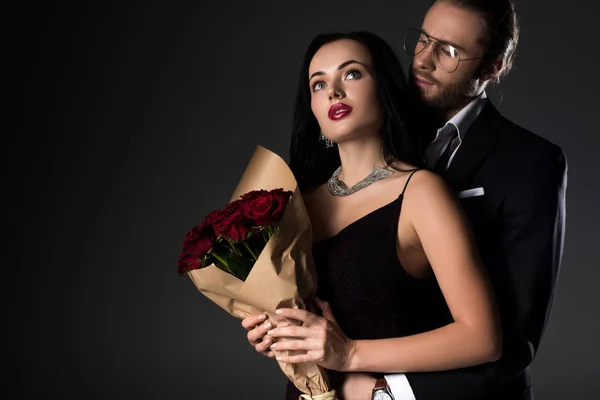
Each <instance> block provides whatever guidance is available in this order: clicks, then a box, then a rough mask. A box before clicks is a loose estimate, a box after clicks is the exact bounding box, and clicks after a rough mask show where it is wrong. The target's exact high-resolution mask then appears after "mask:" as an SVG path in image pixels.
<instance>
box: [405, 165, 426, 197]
mask: <svg viewBox="0 0 600 400" xmlns="http://www.w3.org/2000/svg"><path fill="white" fill-rule="evenodd" d="M420 169H421V168H417V169H415V170H414V171H413V172H411V173H410V175H409V176H408V179H407V180H406V183H405V184H404V189H402V193H400V196H402V195H403V194H404V192H405V191H406V187H407V186H408V182H410V178H412V176H413V175H414V174H415V172H417V171H419V170H420Z"/></svg>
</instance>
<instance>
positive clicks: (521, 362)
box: [406, 100, 567, 400]
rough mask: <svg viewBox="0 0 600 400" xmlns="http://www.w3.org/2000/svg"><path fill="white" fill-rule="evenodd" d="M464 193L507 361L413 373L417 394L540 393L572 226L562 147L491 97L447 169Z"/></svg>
mask: <svg viewBox="0 0 600 400" xmlns="http://www.w3.org/2000/svg"><path fill="white" fill-rule="evenodd" d="M443 176H444V178H445V179H446V180H447V182H448V183H449V185H450V186H451V187H452V189H454V190H455V191H456V192H457V193H458V192H460V191H463V190H466V189H471V188H477V187H483V189H484V192H485V193H484V195H483V196H477V197H470V198H464V199H461V200H460V201H461V204H462V206H463V208H464V210H465V212H466V214H467V216H468V217H469V220H470V221H471V224H472V227H473V230H474V233H475V236H476V239H477V244H478V246H479V249H480V253H481V256H482V259H483V261H484V263H485V266H486V269H487V271H488V274H489V276H490V279H491V281H492V284H493V287H494V290H495V295H496V300H497V302H498V306H499V309H500V315H501V320H502V328H503V355H502V357H501V358H500V360H499V361H497V362H493V363H487V364H483V365H479V366H475V367H470V368H463V369H459V370H451V371H443V372H427V373H407V374H406V376H407V378H408V381H409V383H410V385H411V388H412V389H413V392H414V394H415V397H416V399H417V400H430V399H448V400H450V399H511V400H521V399H528V400H529V399H533V391H532V389H531V378H530V372H529V365H530V364H531V362H532V361H533V359H534V357H535V354H536V352H537V349H538V346H539V344H540V340H541V338H542V335H543V333H544V329H545V326H546V323H547V320H548V315H549V313H550V308H551V305H552V300H553V297H554V292H555V289H556V283H557V279H558V275H559V270H560V263H561V257H562V251H563V242H564V232H565V193H566V184H567V162H566V158H565V155H564V154H563V152H562V150H561V149H560V148H559V147H558V146H556V145H555V144H553V143H551V142H549V141H548V140H546V139H543V138H542V137H540V136H537V135H535V134H533V133H531V132H529V131H528V130H526V129H523V128H522V127H519V126H518V125H516V124H514V123H512V122H511V121H509V120H508V119H506V118H504V117H503V116H502V115H500V113H499V112H498V110H497V109H496V108H495V107H494V106H493V105H492V104H491V102H489V100H488V102H487V104H486V105H485V107H484V108H483V110H482V111H481V113H480V115H479V116H478V118H477V119H476V120H475V121H474V122H473V124H472V125H471V127H470V129H469V130H468V132H467V134H466V136H465V138H464V141H463V143H462V144H461V146H460V147H459V149H458V151H457V153H456V155H455V157H454V159H453V161H452V163H451V164H450V167H449V168H448V170H447V171H446V172H445V173H444V174H443Z"/></svg>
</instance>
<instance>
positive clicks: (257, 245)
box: [177, 188, 292, 281]
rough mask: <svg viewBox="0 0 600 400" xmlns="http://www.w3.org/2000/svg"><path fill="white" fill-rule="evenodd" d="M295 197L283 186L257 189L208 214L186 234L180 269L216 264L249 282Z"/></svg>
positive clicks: (179, 264) (179, 270)
mask: <svg viewBox="0 0 600 400" xmlns="http://www.w3.org/2000/svg"><path fill="white" fill-rule="evenodd" d="M291 196H292V191H290V190H283V189H281V188H278V189H273V190H253V191H250V192H248V193H245V194H243V195H242V196H241V198H239V199H236V200H234V201H232V202H230V203H229V204H227V206H225V207H224V208H221V209H218V210H215V211H213V212H211V213H210V214H208V215H207V216H206V217H205V218H204V221H203V222H202V223H201V224H200V225H199V226H195V227H193V228H192V229H191V230H190V231H189V232H188V233H187V235H186V238H185V241H184V243H183V250H182V252H181V255H180V256H179V263H178V269H177V271H178V272H179V274H184V273H185V272H187V271H191V270H194V269H198V268H204V267H208V266H209V265H211V264H214V265H216V266H217V267H218V268H220V269H222V270H223V271H225V272H227V273H230V274H232V275H233V276H235V277H237V278H239V279H240V280H242V281H245V280H246V278H247V277H248V274H249V273H250V270H251V269H252V267H253V266H254V263H255V262H256V261H257V260H258V254H260V253H261V252H262V250H263V249H264V247H265V246H266V244H267V242H268V241H269V239H271V237H272V236H273V234H275V232H277V230H278V225H277V222H279V220H280V219H281V217H282V215H283V211H284V210H285V208H286V207H287V204H288V202H289V200H290V197H291Z"/></svg>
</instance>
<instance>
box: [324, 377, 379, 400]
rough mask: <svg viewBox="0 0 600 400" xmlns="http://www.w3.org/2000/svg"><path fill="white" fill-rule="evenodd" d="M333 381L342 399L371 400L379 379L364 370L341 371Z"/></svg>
mask: <svg viewBox="0 0 600 400" xmlns="http://www.w3.org/2000/svg"><path fill="white" fill-rule="evenodd" d="M333 381H334V382H335V383H334V388H335V391H336V394H337V396H338V398H339V399H340V400H371V393H372V392H373V388H374V387H375V382H376V381H377V379H375V377H374V376H373V375H370V374H367V373H363V372H347V373H339V376H336V377H335V378H334V379H333Z"/></svg>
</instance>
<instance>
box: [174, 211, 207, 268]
mask: <svg viewBox="0 0 600 400" xmlns="http://www.w3.org/2000/svg"><path fill="white" fill-rule="evenodd" d="M214 240H215V236H214V234H213V232H212V229H211V227H210V226H209V225H207V224H205V223H202V224H200V226H195V227H193V228H192V229H191V230H190V231H189V232H188V233H187V235H186V236H185V240H184V241H183V246H182V247H183V249H182V251H181V254H180V256H179V262H178V269H177V271H178V272H179V273H180V274H183V273H184V272H186V271H190V270H193V269H198V268H202V267H203V265H202V262H203V260H204V257H205V256H206V253H207V252H208V251H209V250H210V249H211V247H212V246H213V243H214Z"/></svg>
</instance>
